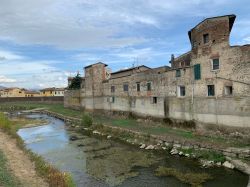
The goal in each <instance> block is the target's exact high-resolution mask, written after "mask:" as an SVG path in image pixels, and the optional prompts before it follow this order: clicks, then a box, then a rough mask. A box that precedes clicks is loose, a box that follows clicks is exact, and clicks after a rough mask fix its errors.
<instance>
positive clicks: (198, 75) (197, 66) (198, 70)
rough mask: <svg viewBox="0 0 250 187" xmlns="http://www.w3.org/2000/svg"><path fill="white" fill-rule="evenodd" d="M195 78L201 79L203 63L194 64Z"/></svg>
mask: <svg viewBox="0 0 250 187" xmlns="http://www.w3.org/2000/svg"><path fill="white" fill-rule="evenodd" d="M194 79H195V80H200V79H201V65H200V64H195V65H194Z"/></svg>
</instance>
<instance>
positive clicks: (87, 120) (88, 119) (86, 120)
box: [81, 113, 93, 127]
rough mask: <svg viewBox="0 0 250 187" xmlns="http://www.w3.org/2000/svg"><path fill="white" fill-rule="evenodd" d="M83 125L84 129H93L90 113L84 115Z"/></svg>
mask: <svg viewBox="0 0 250 187" xmlns="http://www.w3.org/2000/svg"><path fill="white" fill-rule="evenodd" d="M81 124H82V125H83V126H84V127H91V126H92V125H93V119H92V117H91V116H90V115H89V114H88V113H84V114H83V116H82V121H81Z"/></svg>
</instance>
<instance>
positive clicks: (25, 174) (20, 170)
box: [0, 130, 49, 187]
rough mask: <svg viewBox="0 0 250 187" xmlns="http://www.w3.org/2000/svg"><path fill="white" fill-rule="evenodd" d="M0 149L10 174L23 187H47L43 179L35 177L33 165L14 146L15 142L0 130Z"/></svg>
mask: <svg viewBox="0 0 250 187" xmlns="http://www.w3.org/2000/svg"><path fill="white" fill-rule="evenodd" d="M0 149H1V150H2V151H3V153H4V154H5V156H6V158H7V160H8V166H9V168H10V170H11V171H12V173H13V174H14V175H15V176H16V177H17V178H18V179H19V180H20V182H21V186H24V187H47V186H49V185H48V184H47V183H46V181H45V180H44V179H42V178H41V177H40V176H38V175H37V173H36V171H35V165H34V163H32V162H31V160H30V159H29V157H28V155H27V154H25V152H24V151H23V150H21V149H19V148H18V147H17V145H16V140H15V139H13V138H11V137H10V136H9V135H7V134H5V133H4V132H2V131H1V130H0Z"/></svg>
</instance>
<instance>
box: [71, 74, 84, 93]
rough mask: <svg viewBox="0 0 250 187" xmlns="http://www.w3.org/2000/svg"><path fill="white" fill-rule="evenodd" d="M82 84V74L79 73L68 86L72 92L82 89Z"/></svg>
mask: <svg viewBox="0 0 250 187" xmlns="http://www.w3.org/2000/svg"><path fill="white" fill-rule="evenodd" d="M81 82H82V78H81V77H80V74H79V73H77V75H76V76H75V77H74V78H73V79H72V81H71V84H70V85H69V86H68V88H69V89H70V90H77V89H80V88H81Z"/></svg>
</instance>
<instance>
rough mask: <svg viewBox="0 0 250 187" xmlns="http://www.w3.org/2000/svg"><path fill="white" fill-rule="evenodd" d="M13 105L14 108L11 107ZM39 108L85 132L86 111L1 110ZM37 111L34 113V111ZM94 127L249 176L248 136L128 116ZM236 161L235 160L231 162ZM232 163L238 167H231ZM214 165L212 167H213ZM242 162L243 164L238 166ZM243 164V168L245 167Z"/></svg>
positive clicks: (98, 119)
mask: <svg viewBox="0 0 250 187" xmlns="http://www.w3.org/2000/svg"><path fill="white" fill-rule="evenodd" d="M10 106H12V107H11V108H10ZM35 108H40V109H37V110H36V112H42V113H46V114H48V115H51V116H54V117H57V118H59V119H62V120H64V121H66V122H67V123H68V124H71V128H74V129H75V130H77V131H82V130H83V131H84V129H85V130H86V128H83V126H81V125H80V122H81V117H82V114H83V112H81V111H76V110H72V109H68V108H64V107H63V105H48V104H40V103H29V104H23V103H15V104H13V103H11V105H10V104H7V103H5V104H4V105H0V109H2V110H3V109H5V110H6V109H11V110H20V109H23V110H27V109H35ZM33 112H34V111H33ZM91 115H92V118H93V124H94V125H93V126H92V127H91V129H90V130H91V132H92V133H94V134H95V135H103V136H107V137H109V138H111V137H112V138H117V137H119V139H120V140H121V141H124V142H127V143H130V144H134V145H136V146H138V147H140V148H144V149H156V150H164V151H167V152H170V154H177V155H180V156H185V155H186V156H188V157H191V156H192V155H200V153H201V152H203V153H204V154H203V155H205V156H203V157H205V159H208V161H209V162H203V165H205V166H206V165H213V164H216V165H222V164H223V163H222V162H224V161H225V160H226V159H227V160H228V162H229V164H228V162H226V163H225V164H224V165H225V166H226V167H229V168H234V167H236V168H237V169H239V170H240V171H242V172H244V173H247V174H249V165H248V164H247V166H246V164H242V160H243V162H244V159H245V160H249V159H250V145H249V144H250V142H249V141H248V139H249V136H245V137H244V138H242V137H239V136H237V135H238V134H239V133H236V134H235V133H233V135H232V136H231V135H229V136H223V135H221V134H220V133H217V134H216V133H215V134H204V133H202V132H197V131H196V130H194V129H183V128H176V127H171V126H169V125H168V124H162V123H159V122H155V121H150V120H144V119H128V118H126V117H110V116H105V115H98V114H91ZM197 152H198V153H197ZM230 158H233V160H236V162H234V161H232V160H231V161H230ZM211 159H212V160H211ZM231 162H234V163H236V164H234V165H232V163H231ZM211 163H213V164H211ZM238 163H240V164H238ZM242 165H244V167H242Z"/></svg>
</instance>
